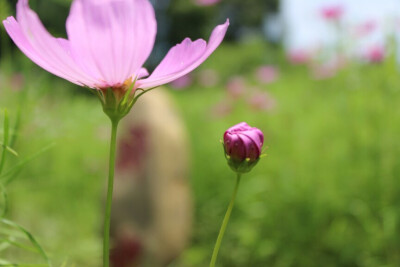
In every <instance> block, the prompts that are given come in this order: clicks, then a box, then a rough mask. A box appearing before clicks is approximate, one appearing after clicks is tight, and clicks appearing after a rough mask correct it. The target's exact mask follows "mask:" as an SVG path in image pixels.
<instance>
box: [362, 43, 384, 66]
mask: <svg viewBox="0 0 400 267" xmlns="http://www.w3.org/2000/svg"><path fill="white" fill-rule="evenodd" d="M364 57H365V59H366V60H368V61H369V62H372V63H380V62H382V61H383V60H384V58H385V48H384V47H383V46H381V45H375V46H372V47H370V48H369V49H368V50H367V51H366V53H365V54H364Z"/></svg>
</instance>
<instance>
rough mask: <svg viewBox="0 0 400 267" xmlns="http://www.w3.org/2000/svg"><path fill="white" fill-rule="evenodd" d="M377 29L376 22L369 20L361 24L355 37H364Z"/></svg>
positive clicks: (356, 30)
mask: <svg viewBox="0 0 400 267" xmlns="http://www.w3.org/2000/svg"><path fill="white" fill-rule="evenodd" d="M376 27H377V24H376V21H374V20H368V21H366V22H364V23H361V24H360V25H358V26H357V27H356V28H355V35H356V36H357V37H364V36H367V35H369V34H370V33H372V32H373V31H374V30H375V29H376Z"/></svg>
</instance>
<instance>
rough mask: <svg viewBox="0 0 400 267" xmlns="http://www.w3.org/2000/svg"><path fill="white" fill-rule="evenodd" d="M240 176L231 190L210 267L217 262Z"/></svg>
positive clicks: (238, 174)
mask: <svg viewBox="0 0 400 267" xmlns="http://www.w3.org/2000/svg"><path fill="white" fill-rule="evenodd" d="M240 176H241V174H240V173H237V177H236V185H235V189H234V190H233V194H232V198H231V202H229V206H228V209H227V210H226V213H225V217H224V220H223V221H222V225H221V229H220V230H219V234H218V238H217V242H215V247H214V251H213V254H212V257H211V262H210V267H214V266H215V263H216V261H217V257H218V251H219V248H220V247H221V242H222V238H223V237H224V233H225V230H226V227H227V225H228V222H229V218H230V216H231V213H232V209H233V205H234V204H235V199H236V194H237V191H238V189H239V183H240Z"/></svg>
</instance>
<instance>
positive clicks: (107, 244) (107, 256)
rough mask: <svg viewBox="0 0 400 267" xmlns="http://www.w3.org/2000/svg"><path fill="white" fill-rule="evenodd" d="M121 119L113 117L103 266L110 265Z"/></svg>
mask: <svg viewBox="0 0 400 267" xmlns="http://www.w3.org/2000/svg"><path fill="white" fill-rule="evenodd" d="M118 123H119V119H111V141H110V158H109V167H108V187H107V202H106V211H105V216H104V241H103V267H108V266H109V265H110V221H111V204H112V195H113V188H114V171H115V150H116V144H117V128H118Z"/></svg>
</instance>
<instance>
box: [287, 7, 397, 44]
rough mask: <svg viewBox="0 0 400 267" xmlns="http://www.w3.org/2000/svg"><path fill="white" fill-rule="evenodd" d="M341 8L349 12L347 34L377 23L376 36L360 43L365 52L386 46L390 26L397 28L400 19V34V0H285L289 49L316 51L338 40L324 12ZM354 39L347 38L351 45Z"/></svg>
mask: <svg viewBox="0 0 400 267" xmlns="http://www.w3.org/2000/svg"><path fill="white" fill-rule="evenodd" d="M338 4H339V5H341V6H343V8H344V10H345V11H344V17H343V21H344V25H345V27H346V29H345V32H350V31H351V28H352V27H355V26H356V25H360V24H361V23H365V22H366V21H369V20H372V21H375V22H376V23H377V29H376V30H375V31H374V32H373V33H372V34H370V35H369V36H367V37H365V38H363V40H360V41H358V42H357V46H362V47H361V49H362V48H365V47H368V46H370V45H375V44H382V43H383V42H384V40H385V32H386V33H387V32H388V30H389V27H390V25H391V26H394V24H395V21H396V19H397V22H396V23H397V27H398V29H397V32H398V33H399V32H400V0H347V1H346V0H281V12H282V13H281V15H282V18H283V22H284V29H285V30H284V31H285V35H284V40H285V45H286V47H287V48H288V49H289V50H296V49H312V48H317V47H318V46H321V45H324V44H329V43H331V42H332V41H333V40H335V34H334V30H333V27H332V25H329V23H327V22H326V21H324V19H323V18H322V17H321V13H320V10H321V8H322V7H326V6H332V5H338ZM350 38H351V36H350V35H348V34H347V41H349V39H350ZM350 40H351V39H350ZM359 48H360V47H359Z"/></svg>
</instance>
